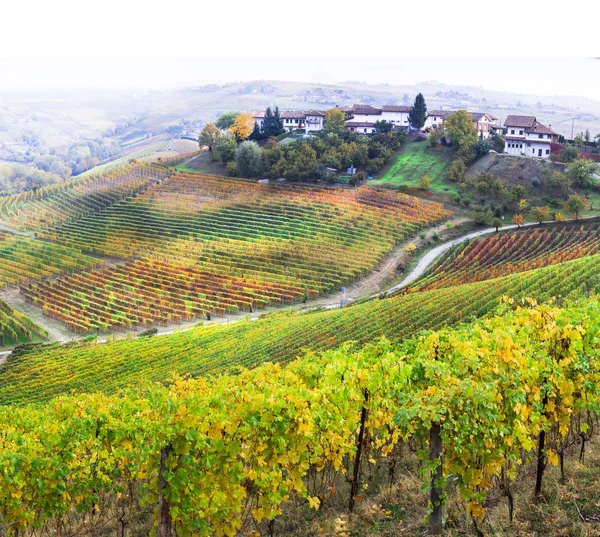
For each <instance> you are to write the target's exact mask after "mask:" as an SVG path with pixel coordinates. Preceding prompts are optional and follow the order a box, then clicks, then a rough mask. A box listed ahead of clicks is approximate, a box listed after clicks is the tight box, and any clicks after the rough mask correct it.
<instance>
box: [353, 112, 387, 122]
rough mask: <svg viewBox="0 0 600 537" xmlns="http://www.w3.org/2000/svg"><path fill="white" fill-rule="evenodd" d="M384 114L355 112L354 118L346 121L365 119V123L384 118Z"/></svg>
mask: <svg viewBox="0 0 600 537" xmlns="http://www.w3.org/2000/svg"><path fill="white" fill-rule="evenodd" d="M381 116H382V114H373V115H371V114H368V115H367V114H354V115H353V116H352V119H347V120H346V121H364V122H365V123H375V122H376V121H379V120H381V119H382V117H381Z"/></svg>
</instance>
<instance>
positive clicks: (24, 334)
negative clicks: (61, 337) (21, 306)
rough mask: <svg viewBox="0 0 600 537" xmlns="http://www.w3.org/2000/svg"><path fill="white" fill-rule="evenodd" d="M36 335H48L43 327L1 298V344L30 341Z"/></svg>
mask: <svg viewBox="0 0 600 537" xmlns="http://www.w3.org/2000/svg"><path fill="white" fill-rule="evenodd" d="M34 335H38V336H41V337H46V336H47V334H46V331H45V330H44V329H43V328H41V327H39V326H37V325H36V324H35V323H34V322H33V321H31V319H29V318H28V317H26V316H25V315H23V314H22V313H19V312H18V311H16V310H15V309H14V308H11V307H10V306H9V305H8V304H7V303H6V302H4V301H3V300H0V346H5V345H8V344H9V343H11V344H13V345H16V344H18V343H21V342H23V341H29V340H31V339H32V338H33V336H34Z"/></svg>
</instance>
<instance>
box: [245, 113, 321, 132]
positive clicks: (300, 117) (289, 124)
mask: <svg viewBox="0 0 600 537" xmlns="http://www.w3.org/2000/svg"><path fill="white" fill-rule="evenodd" d="M265 114H266V112H265V110H257V111H255V112H252V117H253V118H254V121H255V122H256V124H257V125H258V128H259V129H260V128H262V126H263V123H264V121H265ZM279 116H280V118H281V123H282V125H283V128H284V129H285V130H286V131H288V132H289V131H293V130H295V129H306V132H311V131H313V132H314V131H320V130H323V128H324V127H325V111H323V110H307V111H303V110H282V111H280V112H279Z"/></svg>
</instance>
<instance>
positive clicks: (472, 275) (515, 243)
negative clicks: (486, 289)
mask: <svg viewBox="0 0 600 537" xmlns="http://www.w3.org/2000/svg"><path fill="white" fill-rule="evenodd" d="M598 253H600V223H598V222H595V221H594V222H592V223H585V224H583V223H569V224H562V225H553V226H551V227H543V228H534V229H520V230H515V231H506V232H502V233H495V234H492V235H487V236H485V237H483V238H480V239H476V240H473V241H471V242H469V243H463V244H461V245H459V246H458V247H455V248H452V249H450V250H448V251H447V252H446V253H445V254H444V255H443V256H441V257H440V258H439V259H438V261H436V262H435V263H434V265H433V266H432V267H431V268H430V269H429V271H428V272H427V273H426V275H425V276H424V277H423V278H421V279H420V280H418V281H417V282H416V283H415V284H414V285H413V286H412V287H411V291H424V290H427V289H437V288H440V287H449V286H452V285H457V284H461V283H468V282H477V281H482V280H488V279H492V278H498V277H501V276H506V275H509V274H514V273H516V272H523V271H527V270H533V269H536V268H541V267H545V266H548V265H556V264H558V263H563V262H565V261H570V260H572V259H577V258H580V257H585V256H592V255H596V254H598Z"/></svg>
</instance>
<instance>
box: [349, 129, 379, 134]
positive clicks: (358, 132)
mask: <svg viewBox="0 0 600 537" xmlns="http://www.w3.org/2000/svg"><path fill="white" fill-rule="evenodd" d="M348 130H349V131H350V132H355V133H356V134H362V135H365V134H373V133H374V132H375V129H374V128H373V127H348Z"/></svg>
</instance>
